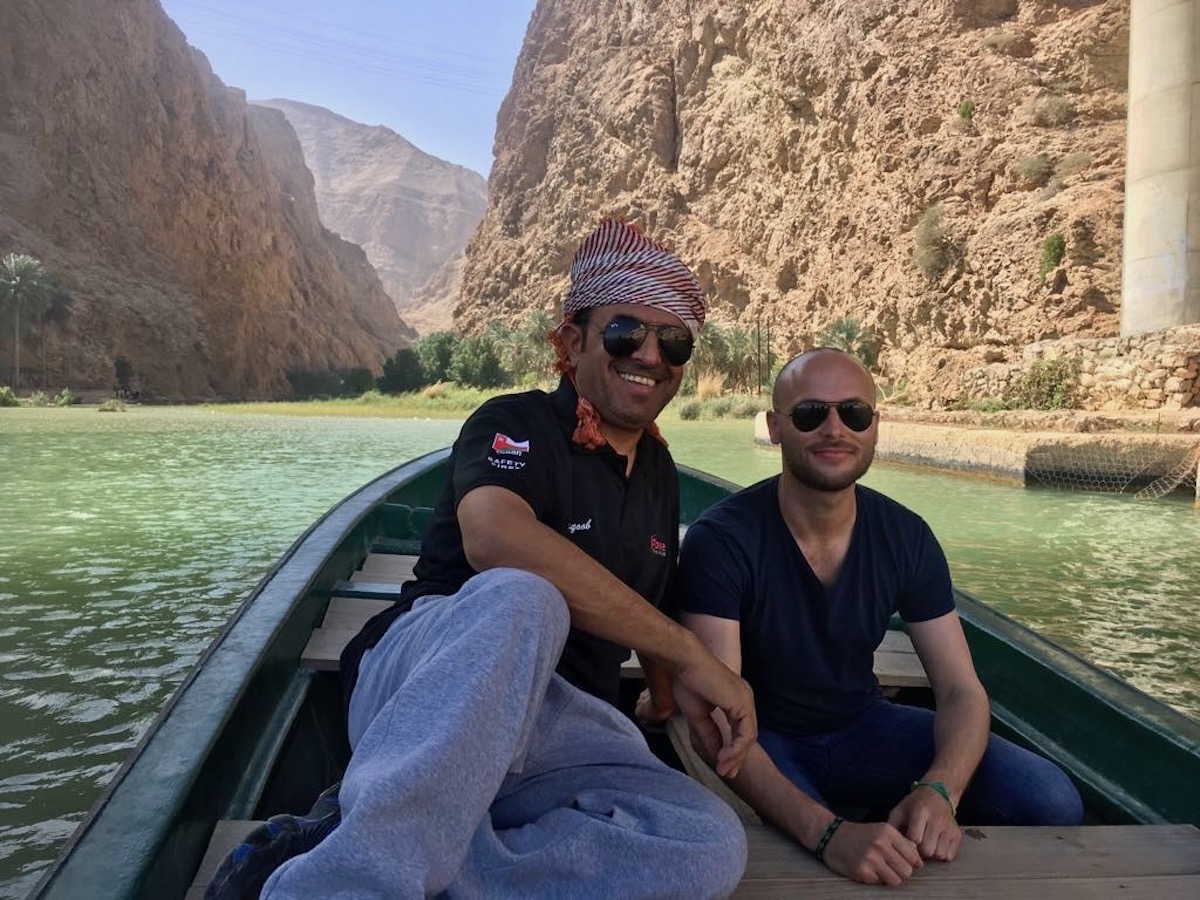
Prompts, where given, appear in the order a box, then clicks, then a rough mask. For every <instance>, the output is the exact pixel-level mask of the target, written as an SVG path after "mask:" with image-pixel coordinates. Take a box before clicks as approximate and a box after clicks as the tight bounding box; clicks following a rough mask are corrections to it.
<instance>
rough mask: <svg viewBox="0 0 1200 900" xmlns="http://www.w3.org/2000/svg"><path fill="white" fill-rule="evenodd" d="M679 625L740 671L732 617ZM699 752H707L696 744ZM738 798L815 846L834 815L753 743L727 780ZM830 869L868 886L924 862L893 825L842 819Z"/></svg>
mask: <svg viewBox="0 0 1200 900" xmlns="http://www.w3.org/2000/svg"><path fill="white" fill-rule="evenodd" d="M683 624H684V625H686V626H687V627H688V628H689V629H691V630H692V631H694V632H695V633H696V635H697V637H699V638H700V641H701V643H703V644H704V645H705V646H706V647H708V648H709V649H710V650H712V651H713V653H714V654H715V655H716V656H717V658H718V659H720V660H721V661H722V662H724V663H725V664H726V665H728V666H729V667H730V668H731V669H733V670H734V671H736V672H740V671H741V663H742V655H741V625H740V623H739V622H738V621H736V620H735V619H722V618H720V617H718V616H709V615H700V614H696V613H684V615H683ZM698 749H699V750H700V752H701V754H702V755H705V754H706V753H707V750H706V748H704V747H703V746H700V747H698ZM726 780H727V781H728V783H729V786H730V787H731V788H733V790H734V791H735V792H736V793H737V795H738V796H739V797H741V798H742V799H743V800H745V801H746V802H747V803H749V804H750V806H751V808H753V809H754V811H755V812H757V813H758V814H759V815H760V816H762V817H763V818H764V819H768V820H769V821H771V822H773V823H774V824H775V825H777V826H778V827H779V828H781V829H782V830H783V831H785V832H786V833H787V834H788V835H790V836H791V837H792V838H793V839H794V840H795V841H796V842H797V843H799V844H800V845H801V846H802V847H805V848H807V849H808V850H814V849H815V848H816V846H817V843H818V842H819V841H820V840H821V835H822V834H823V833H824V832H825V829H826V828H828V827H829V825H830V823H831V822H833V820H834V814H833V813H832V812H831V811H830V810H828V809H827V808H825V807H824V806H822V805H821V804H820V803H818V802H817V801H815V800H813V799H812V798H811V797H809V796H808V794H806V793H804V791H802V790H800V789H799V788H798V787H796V785H794V784H793V783H792V782H791V781H790V780H789V779H788V778H787V776H786V775H784V774H783V773H782V772H780V771H779V769H778V768H777V767H776V765H775V763H774V762H773V761H772V760H771V758H770V757H769V756H768V755H767V753H766V751H765V750H763V749H762V747H761V746H759V745H758V744H757V743H756V744H755V745H754V746H753V747H752V748H751V749H750V752H749V753H748V754H747V755H746V762H745V763H744V764H743V765H742V768H741V770H740V771H739V772H738V774H737V776H736V777H734V778H728V779H726ZM824 861H825V863H826V865H828V866H829V868H830V869H832V870H833V871H835V872H837V873H838V874H840V875H845V876H846V877H848V878H852V879H854V880H855V881H861V882H864V883H867V884H880V883H882V884H889V885H898V884H901V883H903V882H904V881H905V880H906V879H907V878H909V876H911V875H912V873H913V871H914V870H916V869H919V868H920V867H921V865H922V862H921V856H920V854H919V853H918V852H917V848H916V844H914V843H913V842H912V841H910V840H908V839H907V838H905V837H904V835H902V834H900V832H899V831H897V830H896V829H895V828H894V827H893V826H891V825H888V824H885V823H881V822H876V823H866V824H864V823H857V822H845V823H844V824H842V825H841V826H840V827H838V829H837V831H836V832H835V835H834V839H832V840H830V841H829V844H828V845H827V846H826V848H825V854H824Z"/></svg>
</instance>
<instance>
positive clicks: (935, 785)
mask: <svg viewBox="0 0 1200 900" xmlns="http://www.w3.org/2000/svg"><path fill="white" fill-rule="evenodd" d="M919 787H927V788H929V789H930V790H933V791H936V792H937V793H939V794H941V795H942V799H943V800H945V801H946V802H947V803H949V804H950V815H952V816H957V815H958V811H957V810H956V809H955V808H954V801H953V800H951V799H950V791H949V790H947V789H946V785H945V784H944V783H942V782H941V781H914V782H913V783H912V787H910V788H909V789H908V790H909V793H912V792H913V791H915V790H916V789H917V788H919Z"/></svg>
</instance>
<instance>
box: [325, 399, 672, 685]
mask: <svg viewBox="0 0 1200 900" xmlns="http://www.w3.org/2000/svg"><path fill="white" fill-rule="evenodd" d="M576 399H577V395H576V393H575V388H574V386H573V385H572V384H571V383H570V382H569V381H568V380H567V379H565V378H564V379H563V380H562V381H561V382H560V384H559V386H558V388H557V389H556V390H555V391H554V392H553V393H550V394H547V393H545V392H543V391H529V392H527V393H522V394H509V395H505V396H502V397H496V398H494V399H492V400H489V401H487V402H486V403H484V404H483V405H482V406H480V407H479V409H478V410H476V411H475V412H474V413H473V414H472V415H471V417H470V418H469V419H467V421H466V422H465V423H464V424H463V428H462V431H461V432H460V433H459V436H458V440H457V441H455V443H454V448H453V450H452V452H451V454H450V461H449V465H450V472H451V477H450V478H449V479H448V480H447V482H446V486H445V488H444V490H443V492H442V495H441V497H440V498H439V499H438V502H437V504H436V506H435V507H434V513H433V517H432V520H431V522H430V525H429V530H428V532H427V533H426V535H425V538H424V541H423V542H422V545H421V556H420V559H419V560H418V561H417V564H416V566H415V567H414V569H413V575H414V579H415V580H413V581H409V582H407V583H406V584H405V585H404V587H403V589H402V592H401V597H402V599H401V601H400V602H399V603H398V604H397V605H396V606H395V607H393V608H392V609H389V610H386V611H384V612H383V613H380V614H379V615H377V616H376V617H375V618H373V619H372V620H371V621H369V622H368V623H367V624H366V625H365V626H364V628H363V630H362V632H361V633H360V634H359V635H358V637H356V638H355V639H354V640H353V641H352V642H351V643H350V645H348V646H347V648H346V650H345V652H344V653H343V654H342V660H341V669H342V676H343V679H344V683H345V684H346V685H347V687H348V689H352V688H353V684H354V681H355V679H356V678H357V670H358V663H359V660H360V659H361V658H362V654H363V652H365V651H366V650H367V649H368V648H369V647H373V646H374V645H375V644H376V643H378V642H379V640H380V639H381V638H382V637H383V634H384V632H386V631H387V629H388V627H389V626H390V625H391V623H392V622H393V621H395V619H396V618H397V617H398V616H399V615H401V614H402V613H403V612H404V611H406V610H407V609H408V608H409V607H411V605H412V601H413V600H415V599H416V598H418V597H423V596H426V595H428V594H446V595H448V594H453V593H455V592H456V591H457V590H458V589H459V588H460V587H462V585H463V584H464V583H465V582H466V581H467V579H469V578H471V577H472V576H473V575H475V574H477V573H476V571H475V570H474V569H473V568H471V565H470V563H468V562H467V557H466V554H465V553H464V552H463V541H462V530H461V529H460V528H459V524H458V517H457V515H456V510H457V508H458V503H459V501H460V500H462V498H463V497H464V496H466V494H467V493H468V492H470V491H472V490H474V489H475V488H478V487H482V486H484V485H498V486H500V487H504V488H507V489H508V490H510V491H513V492H514V493H515V494H517V495H519V496H520V497H522V498H523V499H524V500H525V502H526V503H528V504H529V506H530V508H532V509H533V511H534V513H535V515H536V516H537V517H538V520H539V521H541V522H543V523H544V524H546V525H548V526H549V527H550V528H553V529H554V530H555V531H557V532H558V533H559V534H561V535H562V536H563V537H565V538H567V539H568V540H569V541H571V542H572V543H573V544H575V545H576V546H577V547H579V548H580V549H581V550H583V551H584V552H585V553H587V554H588V555H589V556H591V557H592V558H593V559H595V560H596V561H598V562H599V563H600V564H601V565H603V566H604V567H605V568H606V569H608V570H609V571H610V572H612V573H613V574H614V575H616V576H617V577H618V578H619V579H621V581H623V582H624V583H625V584H627V585H628V586H629V587H630V588H632V589H633V590H635V591H637V592H638V593H639V594H641V596H642V597H644V598H646V600H648V601H649V602H650V603H652V604H654V605H655V606H662V605H663V602H664V598H666V597H667V596H669V594H668V589H669V586H670V585H669V583H670V582H671V581H672V580H673V578H674V574H675V560H676V558H677V555H678V554H677V551H678V540H679V479H678V475H677V473H676V471H675V464H674V462H673V461H672V459H671V455H670V453H669V452H668V451H667V448H666V447H665V446H663V445H662V444H661V443H660V442H659V441H657V440H655V439H654V438H652V437H650V436H649V435H648V434H643V435H642V437H641V439H640V441H639V442H638V448H637V456H636V458H635V460H634V467H633V472H632V473H631V475H630V476H629V478H626V477H625V467H626V459H625V457H624V456H620V455H618V454H617V453H616V452H615V451H614V450H613V449H612V447H610V446H608V445H605V446H604V447H601V448H600V449H598V450H587V449H585V448H583V447H580V446H578V445H576V444H574V443H573V442H572V441H571V435H572V433H573V432H574V430H575V425H576V415H575V405H576ZM503 527H504V523H503V522H497V523H496V528H503ZM628 656H629V650H628V648H625V647H618V646H617V645H616V644H613V643H611V642H609V641H606V640H602V639H600V638H597V637H594V636H592V635H590V634H586V633H584V632H582V631H579V630H578V629H574V628H572V629H571V633H570V636H569V637H568V639H567V645H566V648H565V649H564V650H563V654H562V657H561V658H560V660H559V664H558V672H559V674H561V675H562V676H563V677H564V678H566V679H567V680H568V681H570V682H571V683H572V684H574V685H576V686H577V687H579V688H581V689H583V690H585V691H587V692H589V693H591V694H594V695H596V696H597V697H600V698H601V699H603V700H607V701H608V702H610V703H613V704H615V703H616V701H617V694H618V690H619V686H620V668H621V663H622V662H623V661H624V660H625V659H626V658H628ZM348 694H349V691H347V696H348Z"/></svg>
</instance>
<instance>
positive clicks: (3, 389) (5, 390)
mask: <svg viewBox="0 0 1200 900" xmlns="http://www.w3.org/2000/svg"><path fill="white" fill-rule="evenodd" d="M20 405H21V401H20V400H18V399H17V395H16V394H14V393H13V389H12V388H10V387H9V386H8V385H7V384H0V406H20Z"/></svg>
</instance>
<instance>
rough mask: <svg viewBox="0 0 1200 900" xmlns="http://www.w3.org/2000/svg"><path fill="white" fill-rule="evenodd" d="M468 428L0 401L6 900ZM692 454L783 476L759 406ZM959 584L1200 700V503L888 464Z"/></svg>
mask: <svg viewBox="0 0 1200 900" xmlns="http://www.w3.org/2000/svg"><path fill="white" fill-rule="evenodd" d="M458 427H459V423H457V422H447V421H417V420H395V419H310V418H292V417H276V416H271V417H265V416H231V415H226V414H221V413H217V412H210V411H206V410H199V409H154V408H132V409H131V410H130V411H129V412H127V413H124V414H107V415H106V414H99V413H97V412H96V411H95V410H93V409H65V410H58V409H16V410H8V409H5V410H0V898H6V900H7V898H16V897H23V896H24V895H25V893H26V892H27V891H28V890H29V889H30V888H32V886H33V884H34V883H35V882H36V880H37V878H38V875H39V873H40V872H41V871H42V870H43V869H44V868H45V866H46V865H48V864H49V862H50V861H51V860H52V859H53V857H54V856H55V854H56V853H57V851H58V849H59V847H61V845H62V843H63V842H64V841H65V840H66V839H67V837H68V836H69V834H70V833H71V831H72V830H73V828H74V826H75V825H76V823H77V822H78V821H79V820H80V819H81V818H82V816H83V814H84V813H85V812H86V811H87V809H88V808H89V807H90V806H91V804H92V802H93V801H94V800H95V798H96V796H97V795H98V794H99V792H100V790H101V789H102V787H103V785H104V784H105V783H106V782H107V780H108V779H109V778H110V777H111V775H112V773H113V772H114V771H115V770H116V768H117V767H118V766H119V764H120V762H121V760H122V759H123V758H124V757H125V755H126V754H127V753H128V750H129V749H130V748H131V747H132V746H133V745H134V744H135V743H136V741H137V739H138V737H139V736H140V735H141V733H142V732H143V731H144V729H145V727H146V726H147V724H148V723H149V722H150V720H151V719H152V718H153V716H154V714H155V713H156V711H157V710H158V708H159V707H160V706H161V705H162V703H163V702H164V701H165V700H166V699H167V698H168V697H169V696H170V694H171V692H172V691H173V690H174V688H175V686H176V685H177V684H178V683H179V682H180V681H181V680H182V678H183V677H184V675H185V674H186V673H187V671H188V669H189V668H190V666H191V665H192V663H193V662H194V660H195V659H196V658H197V656H198V655H199V653H200V652H201V650H202V649H203V648H204V647H205V646H206V644H207V643H208V642H209V640H211V638H212V637H213V635H215V634H216V632H217V631H218V629H219V628H220V626H221V625H222V624H223V622H224V621H225V619H226V617H227V616H228V615H229V613H230V612H231V611H232V609H233V608H234V607H235V606H236V605H237V603H238V601H239V600H240V598H241V596H242V595H243V594H244V593H245V592H246V591H247V590H248V589H249V588H250V587H252V586H253V585H254V583H255V582H256V581H257V580H258V579H259V578H260V577H261V576H262V575H263V574H264V573H265V572H266V571H267V569H268V568H269V567H270V566H271V564H272V563H273V562H274V560H275V559H276V557H278V555H279V554H280V553H281V552H282V551H283V550H284V549H285V548H286V547H287V546H288V545H289V544H290V543H291V542H292V541H293V540H294V539H295V538H296V537H298V536H299V535H300V534H301V532H303V530H304V529H305V528H306V527H307V526H308V525H309V524H310V523H311V521H312V520H313V519H314V518H316V517H317V516H318V515H319V514H321V513H322V512H324V511H325V510H326V509H328V508H329V507H330V506H331V505H333V504H334V503H336V502H337V501H338V500H339V499H341V498H342V497H343V496H345V495H346V494H348V493H350V492H351V491H352V490H354V489H355V488H357V487H358V486H359V485H361V484H362V483H363V482H365V481H367V480H368V479H370V478H372V477H374V476H375V475H378V474H379V473H381V472H383V471H385V470H387V469H389V468H391V467H392V466H394V465H396V464H398V463H400V462H401V461H403V460H405V459H407V458H410V457H412V456H414V455H417V454H419V453H423V452H425V451H427V450H431V449H434V448H437V447H441V446H445V445H447V444H449V443H450V442H452V441H453V439H454V436H455V435H456V433H457V431H458ZM666 431H667V436H668V437H669V438H670V439H671V449H672V451H673V452H674V453H675V456H676V459H677V460H679V461H680V462H682V463H686V464H688V465H692V466H695V467H697V468H701V469H704V470H707V471H711V472H714V473H715V474H718V475H721V476H723V477H725V478H728V479H730V480H732V481H735V482H737V483H739V484H748V483H750V482H753V481H756V480H758V479H760V478H764V477H767V476H768V475H771V474H774V473H775V471H776V470H777V468H778V454H777V452H776V451H774V450H772V449H768V448H757V447H754V446H753V444H752V443H751V440H750V434H751V426H750V424H749V423H748V422H744V421H743V422H689V423H676V424H671V425H669V426H668V427H667V428H666ZM866 481H867V483H868V484H871V485H872V486H874V487H876V488H878V489H880V490H883V491H885V492H887V493H890V494H892V495H893V496H895V497H897V498H898V499H900V500H901V501H902V502H904V503H906V504H908V505H909V506H911V507H912V508H914V509H916V510H917V511H918V512H919V513H921V514H922V515H923V516H925V517H926V519H927V520H928V521H929V522H930V524H931V525H932V527H933V529H934V531H935V532H936V533H937V534H938V536H939V538H940V539H941V540H942V542H943V544H944V545H945V546H946V549H947V555H948V556H949V558H950V562H951V568H952V571H953V574H954V576H955V579H956V582H957V583H958V584H959V585H960V586H961V587H963V588H965V589H966V590H968V591H970V592H972V593H974V594H976V595H977V596H979V597H981V598H983V599H986V600H988V601H989V602H991V603H992V604H993V605H995V606H997V607H998V608H1000V609H1002V610H1003V611H1005V612H1008V613H1010V614H1012V615H1014V616H1016V617H1017V618H1019V619H1020V620H1021V621H1024V622H1026V623H1027V624H1030V625H1032V626H1033V627H1036V628H1038V629H1039V630H1041V631H1043V632H1044V633H1046V634H1048V635H1050V636H1051V637H1053V638H1054V639H1055V640H1057V641H1059V642H1060V643H1062V644H1064V645H1066V646H1069V647H1071V648H1072V649H1075V650H1077V651H1079V652H1081V653H1082V654H1083V655H1085V656H1087V657H1088V658H1090V659H1092V660H1093V661H1095V662H1098V663H1100V664H1101V665H1104V666H1107V667H1108V668H1110V669H1112V670H1113V671H1115V672H1117V673H1118V674H1120V675H1122V676H1124V677H1126V678H1129V679H1130V680H1131V681H1133V682H1134V683H1135V684H1137V685H1138V686H1139V687H1141V688H1143V689H1144V690H1147V691H1148V692H1150V693H1153V694H1155V695H1157V696H1159V697H1161V698H1163V699H1164V700H1167V701H1168V702H1170V703H1172V704H1174V705H1175V706H1177V707H1178V708H1180V709H1182V710H1184V711H1185V712H1188V713H1190V714H1191V715H1193V716H1196V717H1200V665H1198V662H1197V657H1196V651H1195V647H1196V646H1197V645H1198V642H1200V625H1198V624H1197V622H1196V619H1195V614H1196V612H1197V611H1198V610H1197V602H1196V597H1195V594H1196V585H1198V584H1200V554H1197V553H1196V552H1195V548H1196V547H1197V546H1200V515H1198V514H1197V513H1196V512H1194V511H1193V510H1192V508H1191V505H1190V503H1186V502H1176V501H1166V502H1162V501H1160V502H1153V503H1148V502H1140V501H1134V500H1132V499H1128V498H1123V497H1114V496H1109V495H1089V494H1073V493H1060V492H1043V491H1031V490H1021V489H1019V488H1013V487H1011V486H1007V485H1001V484H996V483H991V482H987V481H982V480H970V479H962V478H955V477H950V476H940V475H932V474H929V473H927V472H917V471H913V470H908V469H902V468H897V467H887V466H882V465H877V466H876V467H875V468H874V469H873V470H872V471H871V473H869V475H868V477H867V479H866Z"/></svg>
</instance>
